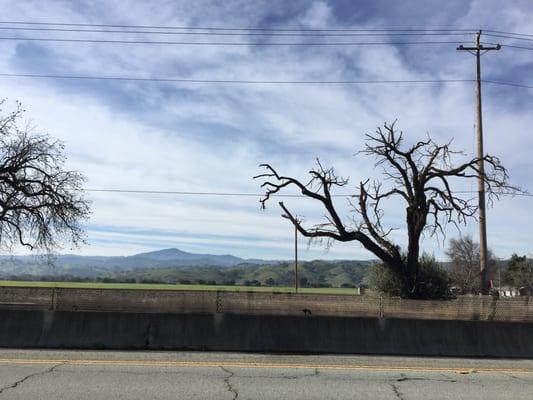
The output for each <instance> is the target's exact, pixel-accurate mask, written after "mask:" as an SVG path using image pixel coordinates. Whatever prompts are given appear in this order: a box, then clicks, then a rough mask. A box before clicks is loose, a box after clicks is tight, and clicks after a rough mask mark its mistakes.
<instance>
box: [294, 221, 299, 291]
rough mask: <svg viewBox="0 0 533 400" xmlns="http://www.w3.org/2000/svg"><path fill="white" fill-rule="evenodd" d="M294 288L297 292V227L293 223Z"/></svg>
mask: <svg viewBox="0 0 533 400" xmlns="http://www.w3.org/2000/svg"><path fill="white" fill-rule="evenodd" d="M294 289H295V291H296V293H298V229H297V228H296V225H294Z"/></svg>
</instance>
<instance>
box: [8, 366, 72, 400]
mask: <svg viewBox="0 0 533 400" xmlns="http://www.w3.org/2000/svg"><path fill="white" fill-rule="evenodd" d="M61 365H63V364H62V363H61V364H56V365H54V366H52V367H50V368H47V369H46V370H44V371H41V372H35V373H33V374H29V375H26V376H25V377H24V378H22V379H19V380H18V381H16V382H15V383H12V384H11V385H8V386H4V387H3V388H0V395H2V394H3V393H4V392H5V391H6V390H10V389H16V388H17V387H18V386H20V385H21V384H23V383H24V382H26V381H27V380H28V379H31V378H33V377H36V376H41V375H46V374H50V373H52V372H54V371H55V369H56V368H57V367H59V366H61Z"/></svg>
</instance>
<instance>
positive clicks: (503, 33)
mask: <svg viewBox="0 0 533 400" xmlns="http://www.w3.org/2000/svg"><path fill="white" fill-rule="evenodd" d="M485 32H489V33H497V34H501V35H513V36H525V37H532V38H533V35H531V34H528V33H516V32H506V31H495V30H492V29H484V30H483V34H485Z"/></svg>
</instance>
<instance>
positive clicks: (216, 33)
mask: <svg viewBox="0 0 533 400" xmlns="http://www.w3.org/2000/svg"><path fill="white" fill-rule="evenodd" d="M0 30H8V31H9V30H13V31H32V32H33V31H43V32H77V33H127V34H148V35H194V36H288V37H292V36H296V37H306V36H307V37H343V36H346V37H383V36H465V35H468V34H470V32H447V33H444V32H397V33H395V32H387V33H385V32H355V33H354V32H340V31H339V32H333V33H331V32H327V33H324V32H242V31H238V32H227V31H222V32H219V31H204V32H198V31H192V32H191V31H185V32H183V31H182V32H176V31H153V30H152V31H147V30H137V31H133V30H123V29H122V30H110V29H73V28H34V27H10V26H7V27H6V26H0Z"/></svg>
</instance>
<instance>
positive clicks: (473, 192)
mask: <svg viewBox="0 0 533 400" xmlns="http://www.w3.org/2000/svg"><path fill="white" fill-rule="evenodd" d="M84 190H85V191H86V192H103V193H138V194H170V195H184V196H227V197H261V196H264V195H265V194H264V193H239V192H194V191H180V190H177V191H174V190H138V189H92V188H91V189H84ZM452 192H453V193H459V194H475V193H477V191H474V190H457V191H452ZM495 194H496V195H498V196H525V197H533V194H531V193H528V192H518V193H507V192H499V193H498V192H496V193H495ZM274 196H275V197H292V198H295V197H298V198H300V197H305V196H304V195H302V194H273V195H272V197H274ZM331 196H333V197H352V196H354V194H353V193H352V194H348V193H346V194H332V195H331Z"/></svg>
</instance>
